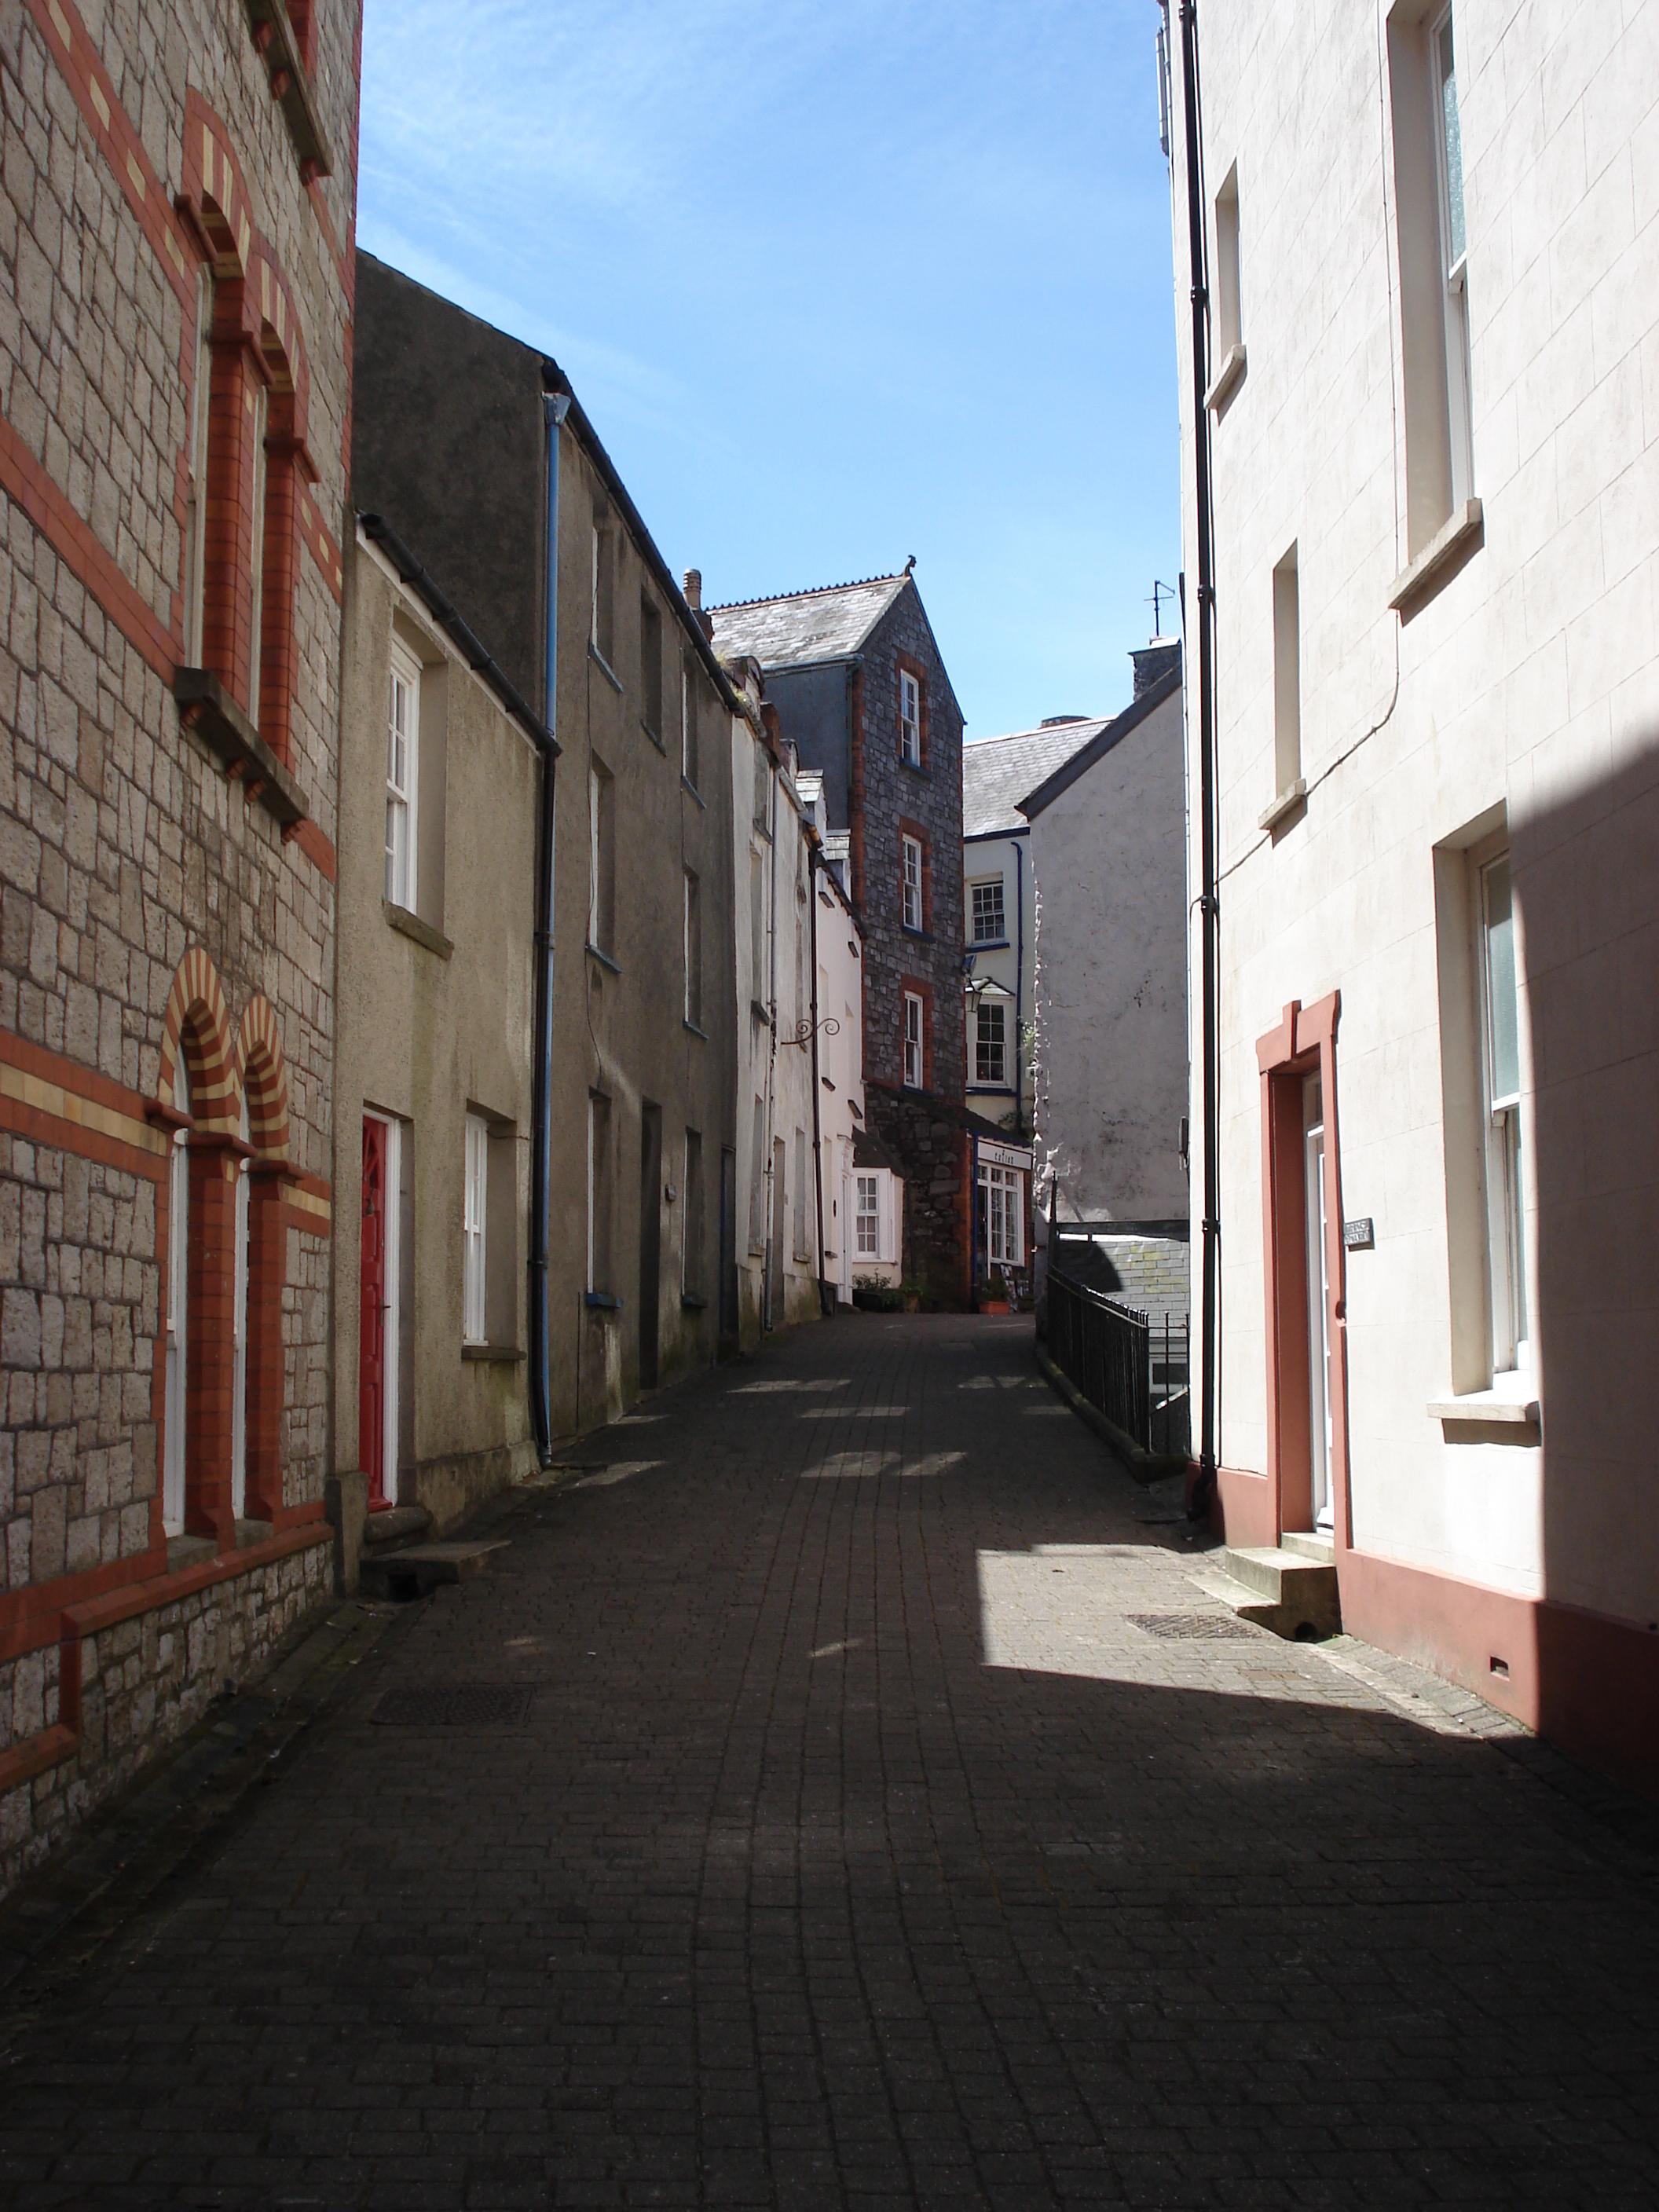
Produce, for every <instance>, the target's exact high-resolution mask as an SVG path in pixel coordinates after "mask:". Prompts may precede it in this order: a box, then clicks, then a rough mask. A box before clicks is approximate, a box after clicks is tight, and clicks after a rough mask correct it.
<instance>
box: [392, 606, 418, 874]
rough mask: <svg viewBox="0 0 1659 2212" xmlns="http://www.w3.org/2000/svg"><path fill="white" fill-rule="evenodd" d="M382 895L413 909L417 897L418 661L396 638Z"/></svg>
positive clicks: (393, 651)
mask: <svg viewBox="0 0 1659 2212" xmlns="http://www.w3.org/2000/svg"><path fill="white" fill-rule="evenodd" d="M400 687H401V689H402V692H403V697H404V731H403V732H402V735H403V745H404V763H403V768H404V774H403V781H402V783H401V785H400V784H399V783H398V776H397V769H398V735H399V732H398V693H399V688H400ZM420 774H421V664H420V662H419V661H418V660H417V659H416V658H415V655H414V654H413V653H411V652H410V650H409V647H407V646H406V645H404V643H403V642H402V641H401V640H400V639H398V638H396V637H394V638H392V641H391V644H390V647H389V648H388V653H387V666H386V900H387V902H388V904H390V905H392V906H396V907H401V908H403V909H404V912H405V913H408V914H413V913H414V912H415V910H416V909H415V901H416V896H417V884H416V865H415V864H416V848H417V846H418V843H419V840H418V838H417V837H416V834H415V824H416V808H417V806H418V805H419V804H420Z"/></svg>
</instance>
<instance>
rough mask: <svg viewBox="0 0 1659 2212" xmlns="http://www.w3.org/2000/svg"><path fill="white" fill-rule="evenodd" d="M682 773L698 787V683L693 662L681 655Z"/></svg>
mask: <svg viewBox="0 0 1659 2212" xmlns="http://www.w3.org/2000/svg"><path fill="white" fill-rule="evenodd" d="M680 774H681V775H683V776H684V778H685V780H686V781H687V782H688V783H689V784H690V787H691V788H692V790H693V791H695V790H696V788H697V685H696V678H695V677H694V676H693V674H692V673H691V663H690V659H687V658H686V656H685V655H684V654H682V655H681V657H680Z"/></svg>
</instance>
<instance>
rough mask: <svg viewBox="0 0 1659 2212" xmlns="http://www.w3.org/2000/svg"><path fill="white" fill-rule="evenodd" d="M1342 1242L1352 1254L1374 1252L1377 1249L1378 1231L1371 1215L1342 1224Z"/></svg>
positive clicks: (1364, 1214)
mask: <svg viewBox="0 0 1659 2212" xmlns="http://www.w3.org/2000/svg"><path fill="white" fill-rule="evenodd" d="M1342 1242H1343V1243H1344V1244H1346V1247H1347V1249H1349V1251H1350V1252H1374V1251H1375V1250H1376V1227H1375V1225H1374V1224H1373V1223H1372V1220H1371V1217H1370V1214H1369V1213H1362V1214H1360V1215H1359V1216H1358V1218H1357V1219H1355V1220H1352V1221H1345V1222H1344V1223H1343V1225H1342Z"/></svg>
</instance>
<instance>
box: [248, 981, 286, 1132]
mask: <svg viewBox="0 0 1659 2212" xmlns="http://www.w3.org/2000/svg"><path fill="white" fill-rule="evenodd" d="M235 1067H236V1080H237V1085H238V1087H239V1089H240V1093H241V1096H242V1097H244V1098H245V1099H246V1102H247V1127H248V1142H249V1143H250V1144H251V1145H252V1147H253V1151H254V1154H255V1156H256V1158H259V1159H262V1160H285V1159H286V1158H288V1062H287V1060H286V1059H285V1058H284V1057H283V1039H282V1033H281V1031H280V1030H279V1029H278V1027H277V1024H276V1009H275V1007H274V1006H272V1005H271V1003H270V1000H269V999H267V998H265V997H264V995H263V994H255V995H254V996H253V997H252V999H250V1000H248V1002H247V1006H246V1008H245V1010H244V1012H243V1014H242V1021H241V1026H240V1029H239V1030H237V1032H236V1052H235Z"/></svg>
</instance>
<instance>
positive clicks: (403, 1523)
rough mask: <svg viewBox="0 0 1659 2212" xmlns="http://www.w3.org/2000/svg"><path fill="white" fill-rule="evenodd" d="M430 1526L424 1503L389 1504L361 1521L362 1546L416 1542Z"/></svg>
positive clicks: (430, 1522)
mask: <svg viewBox="0 0 1659 2212" xmlns="http://www.w3.org/2000/svg"><path fill="white" fill-rule="evenodd" d="M431 1526H432V1516H431V1515H430V1514H429V1513H428V1511H427V1510H426V1508H425V1506H424V1505H389V1506H387V1507H386V1508H385V1510H383V1511H381V1512H379V1513H371V1514H370V1515H369V1516H368V1519H367V1520H366V1521H365V1522H363V1546H364V1548H365V1550H367V1549H368V1548H370V1547H374V1549H376V1550H378V1549H379V1548H380V1546H382V1545H384V1544H415V1543H418V1542H419V1541H420V1540H421V1538H422V1536H424V1535H425V1534H426V1532H427V1530H428V1528H430V1527H431Z"/></svg>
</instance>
